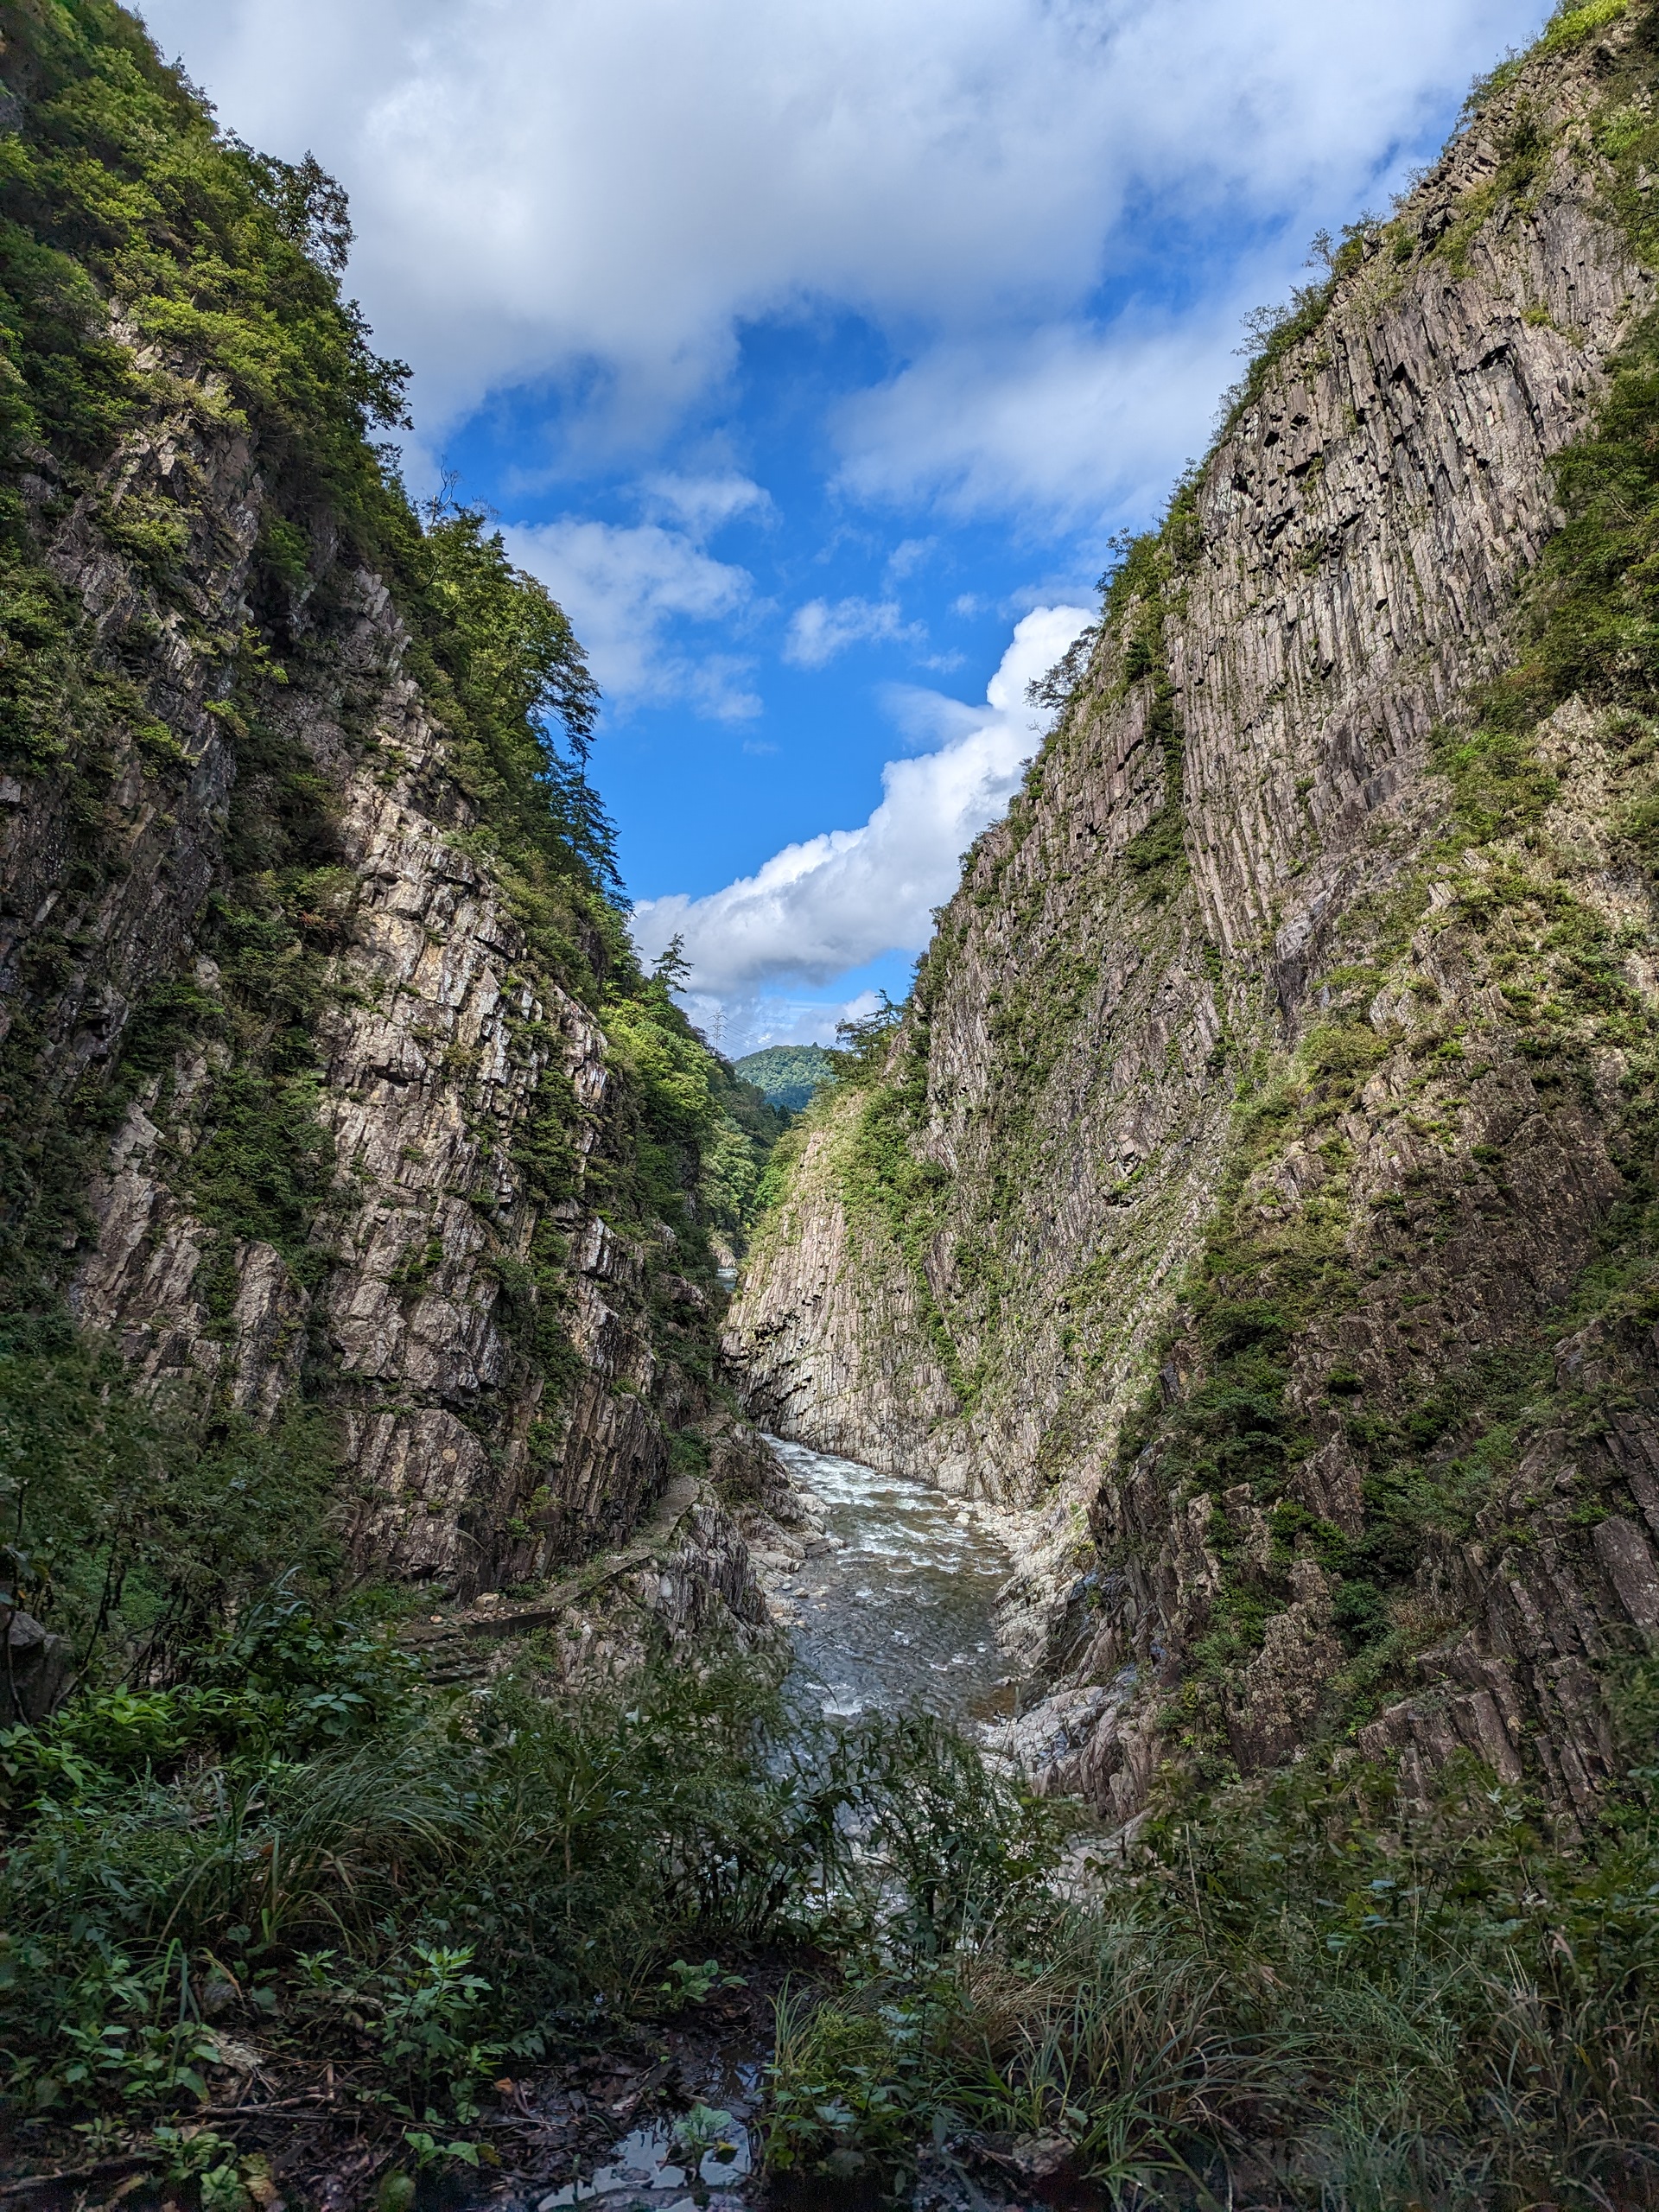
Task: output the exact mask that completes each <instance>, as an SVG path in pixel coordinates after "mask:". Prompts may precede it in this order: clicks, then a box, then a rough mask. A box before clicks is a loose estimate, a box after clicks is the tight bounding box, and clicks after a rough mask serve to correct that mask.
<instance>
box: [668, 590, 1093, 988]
mask: <svg viewBox="0 0 1659 2212" xmlns="http://www.w3.org/2000/svg"><path fill="white" fill-rule="evenodd" d="M1090 620H1091V617H1090V615H1089V613H1086V612H1085V610H1084V609H1083V608H1082V607H1037V608H1035V609H1033V612H1032V613H1029V614H1027V616H1026V617H1025V618H1024V620H1022V621H1021V622H1020V624H1019V625H1018V626H1017V627H1016V629H1015V631H1014V639H1013V642H1012V643H1011V644H1010V645H1009V647H1008V649H1007V652H1006V653H1005V654H1004V655H1003V657H1002V662H1001V666H1000V667H999V668H998V670H997V671H996V674H995V676H994V677H992V678H991V680H990V683H988V685H987V687H986V693H985V704H984V705H983V706H982V707H969V706H968V705H965V704H964V703H963V702H961V701H959V700H954V699H947V698H944V697H943V696H941V695H939V694H938V693H936V692H923V691H909V692H907V693H906V694H904V695H902V698H903V704H904V709H905V715H906V720H907V721H908V722H909V724H910V726H911V728H912V730H917V729H920V728H931V733H932V734H933V735H934V737H935V739H936V741H938V740H941V739H942V740H943V742H936V744H935V747H934V749H933V750H932V751H931V752H929V753H920V754H918V755H915V756H913V757H912V758H911V759H908V760H893V761H889V763H888V764H887V767H886V768H884V769H883V770H882V772H881V782H882V793H883V795H882V799H881V804H880V805H879V806H878V807H877V808H876V810H875V811H874V813H873V814H872V815H871V817H870V818H869V820H868V822H866V823H863V825H862V826H861V828H859V829H832V830H829V831H827V832H826V833H825V834H824V835H823V836H817V837H810V838H808V839H807V840H806V841H805V842H804V843H801V844H796V845H786V846H785V848H784V849H783V851H782V852H780V853H776V854H774V855H772V859H770V860H769V861H767V862H766V865H765V866H764V867H763V868H759V869H757V871H756V872H755V874H753V875H752V876H744V877H741V878H740V880H738V881H737V882H735V883H730V884H728V885H727V886H726V887H725V889H724V890H721V891H716V892H713V893H710V894H709V896H708V897H706V898H702V899H690V898H686V897H684V896H683V895H680V894H677V893H676V894H674V895H671V896H670V897H668V898H665V899H650V900H648V901H645V903H643V904H642V905H640V906H639V907H637V908H636V909H635V912H634V925H633V926H634V938H635V940H636V942H637V943H638V944H639V949H640V950H641V951H642V952H643V953H644V954H645V957H647V958H648V959H654V958H655V957H656V956H657V954H658V953H659V952H660V951H661V950H663V948H664V946H665V945H666V944H668V943H669V941H670V939H671V938H673V937H675V936H677V935H678V936H680V937H682V938H683V939H684V942H685V953H686V957H687V958H688V959H689V960H690V963H691V970H692V972H691V988H692V991H693V992H694V993H697V994H701V995H703V996H705V997H710V998H715V999H722V1000H723V999H732V998H735V999H740V1000H741V999H745V998H747V997H750V996H752V995H753V994H754V993H755V992H756V990H757V987H758V986H760V984H762V983H764V982H768V981H772V980H775V979H778V978H781V977H796V978H798V979H799V980H800V981H802V982H807V983H824V982H829V981H830V980H831V978H833V977H835V976H842V975H845V974H847V973H848V971H849V969H855V968H859V967H861V966H862V965H863V964H864V963H865V962H866V961H868V960H873V959H874V958H876V957H878V956H879V955H880V954H881V953H884V952H892V951H910V952H917V951H919V950H921V949H922V947H923V946H924V945H925V944H926V942H927V938H928V935H929V932H930V931H931V926H932V910H933V908H934V907H935V906H938V905H939V904H940V902H941V901H942V900H944V899H946V898H948V897H949V896H950V893H951V892H952V891H953V890H954V889H955V888H956V883H957V868H958V862H959V861H960V859H961V855H962V854H963V852H964V851H965V849H967V847H968V846H969V844H971V843H972V842H973V840H974V838H975V837H976V836H978V834H979V832H980V831H981V830H982V829H983V828H984V827H985V825H986V823H988V822H990V821H992V820H993V819H994V818H995V817H996V816H997V815H998V814H1000V813H1001V811H1002V810H1003V809H1004V808H1005V807H1006V806H1007V803H1008V801H1009V799H1010V798H1012V797H1013V795H1014V790H1015V788H1016V786H1017V785H1018V783H1019V780H1020V769H1021V766H1022V764H1023V763H1024V762H1025V760H1027V759H1028V758H1029V757H1030V755H1031V754H1032V753H1033V752H1034V751H1035V750H1036V748H1037V746H1038V744H1039V741H1040V734H1041V730H1040V724H1039V722H1038V721H1037V720H1036V718H1035V716H1034V715H1033V710H1032V709H1031V708H1030V707H1028V706H1027V703H1026V686H1027V683H1030V682H1031V680H1032V678H1033V677H1037V676H1040V675H1042V674H1043V673H1044V672H1045V671H1046V670H1048V669H1050V668H1052V666H1053V664H1054V663H1055V662H1056V661H1057V660H1058V659H1059V658H1060V656H1061V654H1062V653H1064V652H1065V649H1066V647H1067V646H1068V645H1070V644H1071V640H1072V639H1074V638H1075V637H1076V636H1077V632H1079V631H1080V630H1082V629H1084V627H1086V626H1087V625H1088V623H1089V622H1090Z"/></svg>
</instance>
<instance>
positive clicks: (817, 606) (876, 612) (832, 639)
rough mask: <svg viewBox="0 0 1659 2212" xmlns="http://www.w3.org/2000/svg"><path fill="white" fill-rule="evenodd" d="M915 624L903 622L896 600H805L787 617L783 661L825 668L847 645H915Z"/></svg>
mask: <svg viewBox="0 0 1659 2212" xmlns="http://www.w3.org/2000/svg"><path fill="white" fill-rule="evenodd" d="M926 636H927V632H926V630H925V628H924V627H923V626H922V625H921V624H920V623H919V622H906V620H904V617H903V613H902V612H901V610H900V608H899V602H898V601H897V600H896V599H880V600H870V599H838V600H836V601H833V603H832V602H831V601H829V600H827V599H809V600H808V601H807V602H806V605H805V606H804V607H797V608H796V610H795V612H794V613H793V614H792V615H791V617H790V624H789V633H788V635H787V637H786V638H785V640H784V658H785V660H786V661H791V662H792V663H793V664H794V665H795V666H796V667H797V668H824V667H827V666H828V664H829V662H831V661H832V660H833V659H834V658H835V657H836V654H837V653H839V652H845V651H846V649H847V647H848V646H849V645H861V644H872V643H876V642H879V641H880V640H881V639H889V640H894V641H896V640H898V639H908V640H909V641H911V642H912V643H915V644H919V643H921V642H922V640H923V639H925V638H926Z"/></svg>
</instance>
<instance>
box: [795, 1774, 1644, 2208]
mask: <svg viewBox="0 0 1659 2212" xmlns="http://www.w3.org/2000/svg"><path fill="white" fill-rule="evenodd" d="M1656 1973H1659V1833H1656V1830H1655V1827H1654V1825H1653V1821H1652V1818H1651V1815H1650V1813H1649V1810H1648V1809H1646V1808H1644V1807H1643V1806H1642V1805H1640V1804H1637V1803H1636V1802H1632V1803H1630V1805H1628V1806H1626V1807H1625V1808H1624V1809H1623V1810H1622V1811H1621V1812H1619V1813H1618V1814H1617V1815H1614V1816H1613V1817H1611V1819H1610V1821H1609V1825H1608V1827H1607V1828H1606V1830H1605V1834H1602V1835H1601V1836H1600V1837H1599V1838H1597V1839H1594V1840H1591V1841H1589V1842H1588V1843H1587V1844H1586V1846H1585V1847H1583V1848H1582V1849H1580V1848H1577V1847H1574V1848H1570V1849H1566V1850H1562V1849H1559V1848H1557V1847H1554V1845H1552V1844H1551V1843H1550V1842H1548V1840H1546V1838H1545V1837H1544V1835H1543V1834H1542V1833H1541V1830H1540V1829H1539V1827H1537V1826H1536V1825H1535V1822H1534V1821H1532V1820H1531V1819H1530V1818H1529V1815H1528V1813H1527V1809H1526V1808H1525V1807H1524V1806H1523V1805H1522V1803H1521V1802H1519V1801H1518V1800H1516V1799H1515V1798H1513V1797H1511V1796H1509V1795H1507V1794H1506V1793H1504V1792H1503V1791H1501V1790H1498V1789H1494V1788H1492V1787H1491V1784H1490V1777H1484V1776H1482V1775H1481V1774H1479V1773H1478V1770H1473V1769H1471V1770H1468V1771H1467V1772H1466V1773H1465V1774H1464V1775H1463V1776H1461V1777H1452V1778H1451V1779H1450V1780H1449V1782H1448V1784H1447V1789H1446V1796H1445V1797H1444V1798H1443V1800H1442V1802H1440V1804H1439V1805H1438V1806H1437V1807H1435V1808H1433V1811H1432V1812H1430V1813H1426V1814H1419V1815H1415V1816H1413V1817H1409V1818H1408V1817H1406V1816H1405V1815H1403V1813H1402V1810H1401V1808H1398V1807H1397V1806H1395V1804H1394V1803H1393V1802H1392V1796H1391V1789H1390V1785H1389V1778H1388V1777H1386V1776H1385V1775H1383V1774H1380V1773H1378V1772H1377V1771H1376V1770H1369V1769H1368V1770H1362V1769H1358V1768H1355V1769H1351V1770H1349V1772H1348V1775H1347V1777H1345V1778H1344V1777H1341V1776H1333V1775H1332V1773H1331V1772H1330V1771H1329V1770H1326V1771H1325V1772H1323V1773H1319V1772H1314V1771H1309V1772H1307V1773H1305V1774H1299V1775H1294V1776H1292V1777H1288V1778H1281V1780H1279V1781H1278V1782H1276V1783H1274V1784H1272V1785H1270V1786H1268V1787H1266V1788H1262V1789H1255V1790H1253V1791H1241V1792H1239V1793H1237V1794H1236V1796H1233V1797H1232V1798H1231V1799H1230V1800H1229V1799H1222V1800H1217V1801H1214V1802H1212V1803H1211V1806H1210V1807H1209V1808H1207V1809H1206V1810H1205V1813H1204V1815H1203V1816H1202V1817H1199V1818H1195V1819H1192V1820H1186V1819H1181V1818H1170V1819H1167V1820H1166V1821H1164V1822H1163V1823H1162V1824H1161V1825H1160V1827H1158V1828H1156V1829H1155V1830H1154V1832H1153V1833H1152V1834H1150V1835H1149V1836H1148V1837H1147V1838H1146V1839H1145V1840H1144V1844H1143V1847H1142V1851H1141V1856H1140V1858H1139V1859H1138V1863H1136V1864H1135V1865H1132V1866H1123V1867H1116V1868H1114V1869H1113V1870H1111V1871H1109V1872H1106V1873H1105V1874H1104V1876H1103V1879H1102V1881H1101V1884H1100V1885H1099V1887H1098V1890H1097V1891H1096V1892H1095V1893H1094V1895H1093V1896H1092V1897H1091V1900H1090V1903H1089V1904H1086V1905H1079V1904H1064V1903H1061V1902H1059V1901H1058V1900H1054V1899H1052V1898H1051V1899H1050V1901H1049V1903H1048V1905H1047V1907H1046V1910H1039V1911H1038V1912H1036V1913H1034V1914H1033V1912H1032V1910H1030V1907H1029V1903H1028V1901H1027V1903H1025V1904H1022V1905H1021V1906H1020V1909H1019V1910H1014V1911H1013V1912H1011V1913H1009V1914H1008V1915H1007V1917H1006V1918H1005V1920H1004V1921H1003V1922H1002V1923H1000V1924H992V1925H990V1926H989V1927H988V1928H986V1929H982V1930H981V1931H980V1932H977V1933H976V1934H974V1935H972V1936H969V1937H967V1938H966V1939H965V1940H964V1941H963V1942H961V1943H959V1944H958V1945H957V1946H956V1947H955V1948H952V1949H951V1950H950V1952H949V1953H947V1954H945V1955H942V1956H941V1957H940V1958H939V1959H938V1961H937V1964H936V1966H935V1967H934V1969H933V1971H931V1973H929V1974H918V1975H917V1976H916V1977H915V1978H913V1979H912V1980H911V1981H910V1982H908V1983H907V1984H906V1985H904V1986H902V1987H899V1986H896V1985H893V1984H892V1983H888V1984H887V1985H886V1986H883V1985H881V1984H880V1983H875V1984H872V1986H870V1987H869V1988H868V1989H866V1990H854V1991H848V1992H845V1993H840V1994H838V1995H837V1996H836V1998H835V1999H833V2000H832V2001H830V2002H829V2003H827V2004H824V2005H819V2006H817V2007H816V2008H814V2007H810V2006H807V2005H802V2004H799V2003H796V2004H794V2005H785V2007H784V2008H783V2015H782V2018H781V2020H780V2036H779V2050H778V2055H777V2061H776V2066H775V2069H774V2077H775V2078H774V2095H773V2106H772V2120H771V2126H772V2158H773V2161H774V2164H780V2165H783V2166H785V2167H789V2166H797V2167H798V2166H807V2167H812V2166H817V2167H820V2168H823V2167H828V2168H829V2169H830V2170H836V2168H839V2169H841V2170H842V2171H848V2170H851V2169H853V2168H855V2167H856V2166H857V2165H859V2164H861V2163H871V2164H880V2163H882V2162H885V2163H886V2164H887V2168H888V2170H889V2171H895V2172H897V2171H904V2170H905V2169H906V2167H907V2166H908V2165H909V2164H910V2163H911V2162H912V2160H913V2158H914V2155H915V2149H914V2146H915V2145H916V2144H917V2143H918V2140H928V2139H931V2140H932V2141H933V2142H935V2143H938V2144H943V2145H946V2146H947V2147H949V2146H951V2145H963V2144H966V2145H969V2146H971V2147H974V2148H976V2149H977V2150H978V2151H979V2152H981V2154H982V2155H983V2154H984V2153H986V2152H988V2154H989V2155H990V2157H991V2158H993V2160H995V2159H996V2158H998V2157H999V2156H1000V2157H1001V2161H1002V2163H1003V2164H1004V2165H1005V2166H1006V2168H1007V2171H1009V2172H1010V2173H1012V2174H1014V2175H1016V2176H1019V2177H1021V2178H1022V2179H1024V2180H1027V2181H1028V2180H1029V2177H1030V2176H1031V2174H1032V2172H1033V2169H1034V2170H1035V2171H1038V2172H1039V2173H1040V2172H1041V2171H1043V2170H1044V2169H1045V2168H1046V2169H1048V2170H1049V2171H1050V2173H1051V2179H1052V2178H1056V2177H1058V2179H1059V2180H1060V2181H1062V2182H1064V2181H1065V2179H1067V2178H1068V2177H1069V2178H1071V2179H1073V2180H1075V2179H1077V2178H1080V2177H1088V2178H1090V2179H1091V2180H1093V2181H1094V2182H1095V2183H1097V2184H1099V2185H1100V2186H1101V2187H1102V2188H1103V2190H1104V2191H1105V2192H1106V2194H1107V2195H1108V2196H1109V2197H1110V2198H1111V2199H1112V2200H1113V2201H1115V2202H1116V2201H1127V2202H1157V2203H1170V2204H1192V2205H1195V2206H1198V2205H1206V2204H1213V2203H1220V2202H1226V2203H1234V2202H1243V2203H1258V2204H1285V2205H1309V2206H1319V2207H1323V2208H1332V2212H1334V2209H1335V2208H1353V2212H1363V2208H1370V2207H1376V2208H1378V2212H1381V2208H1383V2207H1401V2206H1406V2205H1409V2204H1416V2205H1420V2206H1421V2207H1424V2208H1427V2209H1428V2212H1440V2208H1446V2212H1452V2208H1461V2207H1469V2208H1473V2207H1475V2206H1482V2207H1492V2206H1504V2207H1515V2208H1517V2212H1518V2208H1521V2207H1528V2206H1534V2205H1543V2204H1562V2205H1565V2204H1584V2205H1603V2206H1605V2205H1610V2204H1618V2205H1628V2204H1638V2203H1643V2204H1645V2203H1649V2202H1654V2201H1656V2200H1659V2164H1656V2161H1659V2113H1656V2109H1655V2102H1654V2098H1655V2085H1656V2080H1659V2073H1656V2063H1659V2019H1656V2009H1655V2000H1656V1994H1659V1979H1656ZM1045 2139H1047V2140H1045Z"/></svg>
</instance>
